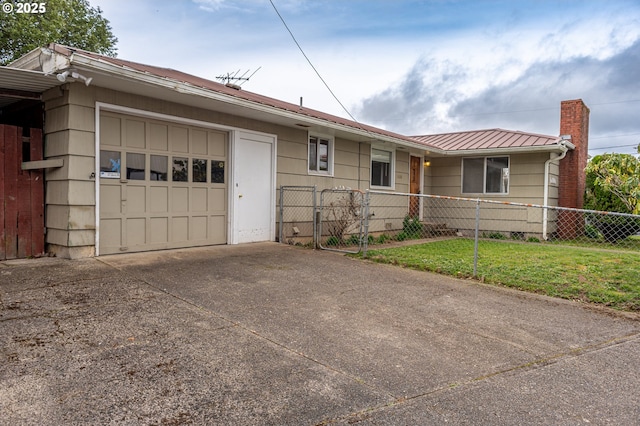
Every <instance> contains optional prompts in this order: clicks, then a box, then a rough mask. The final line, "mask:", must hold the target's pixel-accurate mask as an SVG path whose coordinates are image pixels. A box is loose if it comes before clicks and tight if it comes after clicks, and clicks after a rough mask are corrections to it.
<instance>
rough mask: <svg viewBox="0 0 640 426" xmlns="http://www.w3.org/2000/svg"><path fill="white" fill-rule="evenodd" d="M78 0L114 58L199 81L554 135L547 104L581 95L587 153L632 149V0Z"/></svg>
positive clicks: (358, 114) (363, 118) (637, 117)
mask: <svg viewBox="0 0 640 426" xmlns="http://www.w3.org/2000/svg"><path fill="white" fill-rule="evenodd" d="M90 3H91V5H92V6H94V7H95V6H98V7H100V8H101V9H102V11H103V16H104V17H105V18H107V19H108V20H109V21H110V23H111V26H112V29H113V32H114V34H115V35H116V37H118V44H117V48H118V56H119V57H120V58H123V59H128V60H132V61H137V62H143V63H147V64H152V65H158V66H165V67H170V68H175V69H179V70H181V71H185V72H188V73H191V74H195V75H198V76H201V77H205V78H208V79H211V80H216V77H218V76H221V75H225V74H228V73H231V74H235V73H236V72H237V71H239V73H238V74H237V75H238V76H240V75H242V74H245V73H247V74H245V76H248V75H250V74H251V73H253V72H254V71H256V70H257V72H256V73H255V74H254V75H253V77H251V79H250V80H249V81H247V82H244V84H243V86H242V87H243V90H249V91H252V92H256V93H260V94H263V95H267V96H271V97H274V98H278V99H282V100H285V101H289V102H292V103H296V104H297V103H299V102H300V97H302V98H303V103H304V105H305V106H307V107H310V108H315V109H319V110H322V111H325V112H329V113H332V114H335V115H340V116H343V117H347V118H349V114H351V115H352V116H353V117H355V119H356V120H358V121H360V122H364V123H367V124H372V125H375V126H378V127H381V128H385V129H388V130H392V131H395V132H398V133H402V134H407V135H420V134H434V133H444V132H456V131H463V130H474V129H488V128H496V127H499V128H504V129H511V130H522V131H527V132H533V133H542V134H547V135H558V134H559V112H560V110H559V107H560V102H561V101H562V100H565V99H578V98H581V99H583V100H584V101H585V103H586V104H587V105H588V106H589V108H590V109H591V122H590V154H591V155H596V154H601V153H604V152H624V153H634V152H635V148H634V147H635V146H637V145H638V144H639V143H640V2H639V1H638V0H492V1H489V0H487V1H483V0H466V1H456V0H421V1H418V0H406V1H405V0H314V1H311V0H309V1H306V0H272V2H270V1H269V0H235V1H234V0H174V1H167V0H136V1H122V0H90ZM283 21H284V23H283ZM285 23H286V26H285ZM289 31H290V32H291V34H293V36H294V37H295V39H296V40H297V43H298V44H299V46H300V47H301V48H302V50H303V51H304V53H305V55H306V57H307V58H308V59H309V61H310V62H311V63H312V64H313V67H312V66H311V65H310V64H309V62H307V59H305V56H304V55H303V54H302V53H301V51H300V49H299V48H298V46H297V45H296V43H295V41H294V40H293V38H292V36H291V34H290V32H289ZM314 68H315V70H317V73H316V71H314ZM318 74H319V75H320V76H321V77H322V80H324V82H326V85H327V86H328V87H329V88H330V89H331V91H329V90H328V89H327V87H326V86H325V84H324V83H323V81H322V80H321V79H320V78H319V77H318ZM331 92H333V94H334V95H335V97H334V96H333V95H332V93H331ZM336 98H337V100H336ZM342 106H344V107H345V108H346V111H345V109H343V107H342ZM347 111H348V112H347Z"/></svg>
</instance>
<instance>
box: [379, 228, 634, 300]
mask: <svg viewBox="0 0 640 426" xmlns="http://www.w3.org/2000/svg"><path fill="white" fill-rule="evenodd" d="M478 253H479V256H478V279H480V280H481V281H484V282H485V283H491V284H498V285H504V286H507V287H513V288H517V289H520V290H526V291H531V292H535V293H540V294H546V295H549V296H554V297H562V298H565V299H572V300H581V301H585V302H591V303H598V304H602V305H606V306H610V307H612V308H615V309H619V310H626V311H640V253H637V252H625V251H612V250H597V249H593V248H582V247H571V246H559V245H549V244H524V243H515V242H506V241H486V240H483V241H480V242H479V250H478ZM367 257H368V258H369V259H371V260H373V261H376V262H381V263H390V264H394V265H400V266H404V267H407V268H413V269H418V270H424V271H433V272H438V273H442V274H446V275H452V276H456V277H463V278H466V277H472V276H473V240H470V239H454V240H445V241H435V242H429V243H425V244H419V245H412V246H404V247H393V248H384V249H375V250H369V251H368V253H367Z"/></svg>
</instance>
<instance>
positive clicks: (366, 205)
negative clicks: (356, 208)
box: [362, 191, 371, 258]
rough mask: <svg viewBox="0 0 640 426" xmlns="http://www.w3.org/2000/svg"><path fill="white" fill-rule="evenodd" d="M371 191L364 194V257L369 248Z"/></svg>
mask: <svg viewBox="0 0 640 426" xmlns="http://www.w3.org/2000/svg"><path fill="white" fill-rule="evenodd" d="M370 197H371V193H370V192H369V191H367V192H365V194H364V200H363V202H364V206H363V208H364V232H363V233H362V238H363V241H362V257H363V258H366V257H367V250H368V248H369V198H370Z"/></svg>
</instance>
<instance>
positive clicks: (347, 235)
mask: <svg viewBox="0 0 640 426" xmlns="http://www.w3.org/2000/svg"><path fill="white" fill-rule="evenodd" d="M366 206H367V202H366V197H365V193H364V192H362V191H359V190H354V189H325V190H323V191H322V192H321V193H320V207H319V209H318V213H317V215H318V218H317V222H318V233H317V238H318V247H320V248H321V249H323V250H334V251H341V252H345V253H359V252H360V251H361V250H362V246H363V244H364V243H366V241H364V238H365V234H366V232H365V231H366V229H365V225H366V223H365V222H366V220H365V219H366V217H367V208H366Z"/></svg>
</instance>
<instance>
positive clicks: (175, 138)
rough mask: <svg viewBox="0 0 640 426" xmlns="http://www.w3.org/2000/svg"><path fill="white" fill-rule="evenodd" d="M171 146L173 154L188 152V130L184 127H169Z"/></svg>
mask: <svg viewBox="0 0 640 426" xmlns="http://www.w3.org/2000/svg"><path fill="white" fill-rule="evenodd" d="M169 132H170V135H171V145H170V147H169V149H170V150H171V151H173V152H183V153H184V152H189V130H188V129H187V128H185V127H177V126H171V127H170V130H169Z"/></svg>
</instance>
